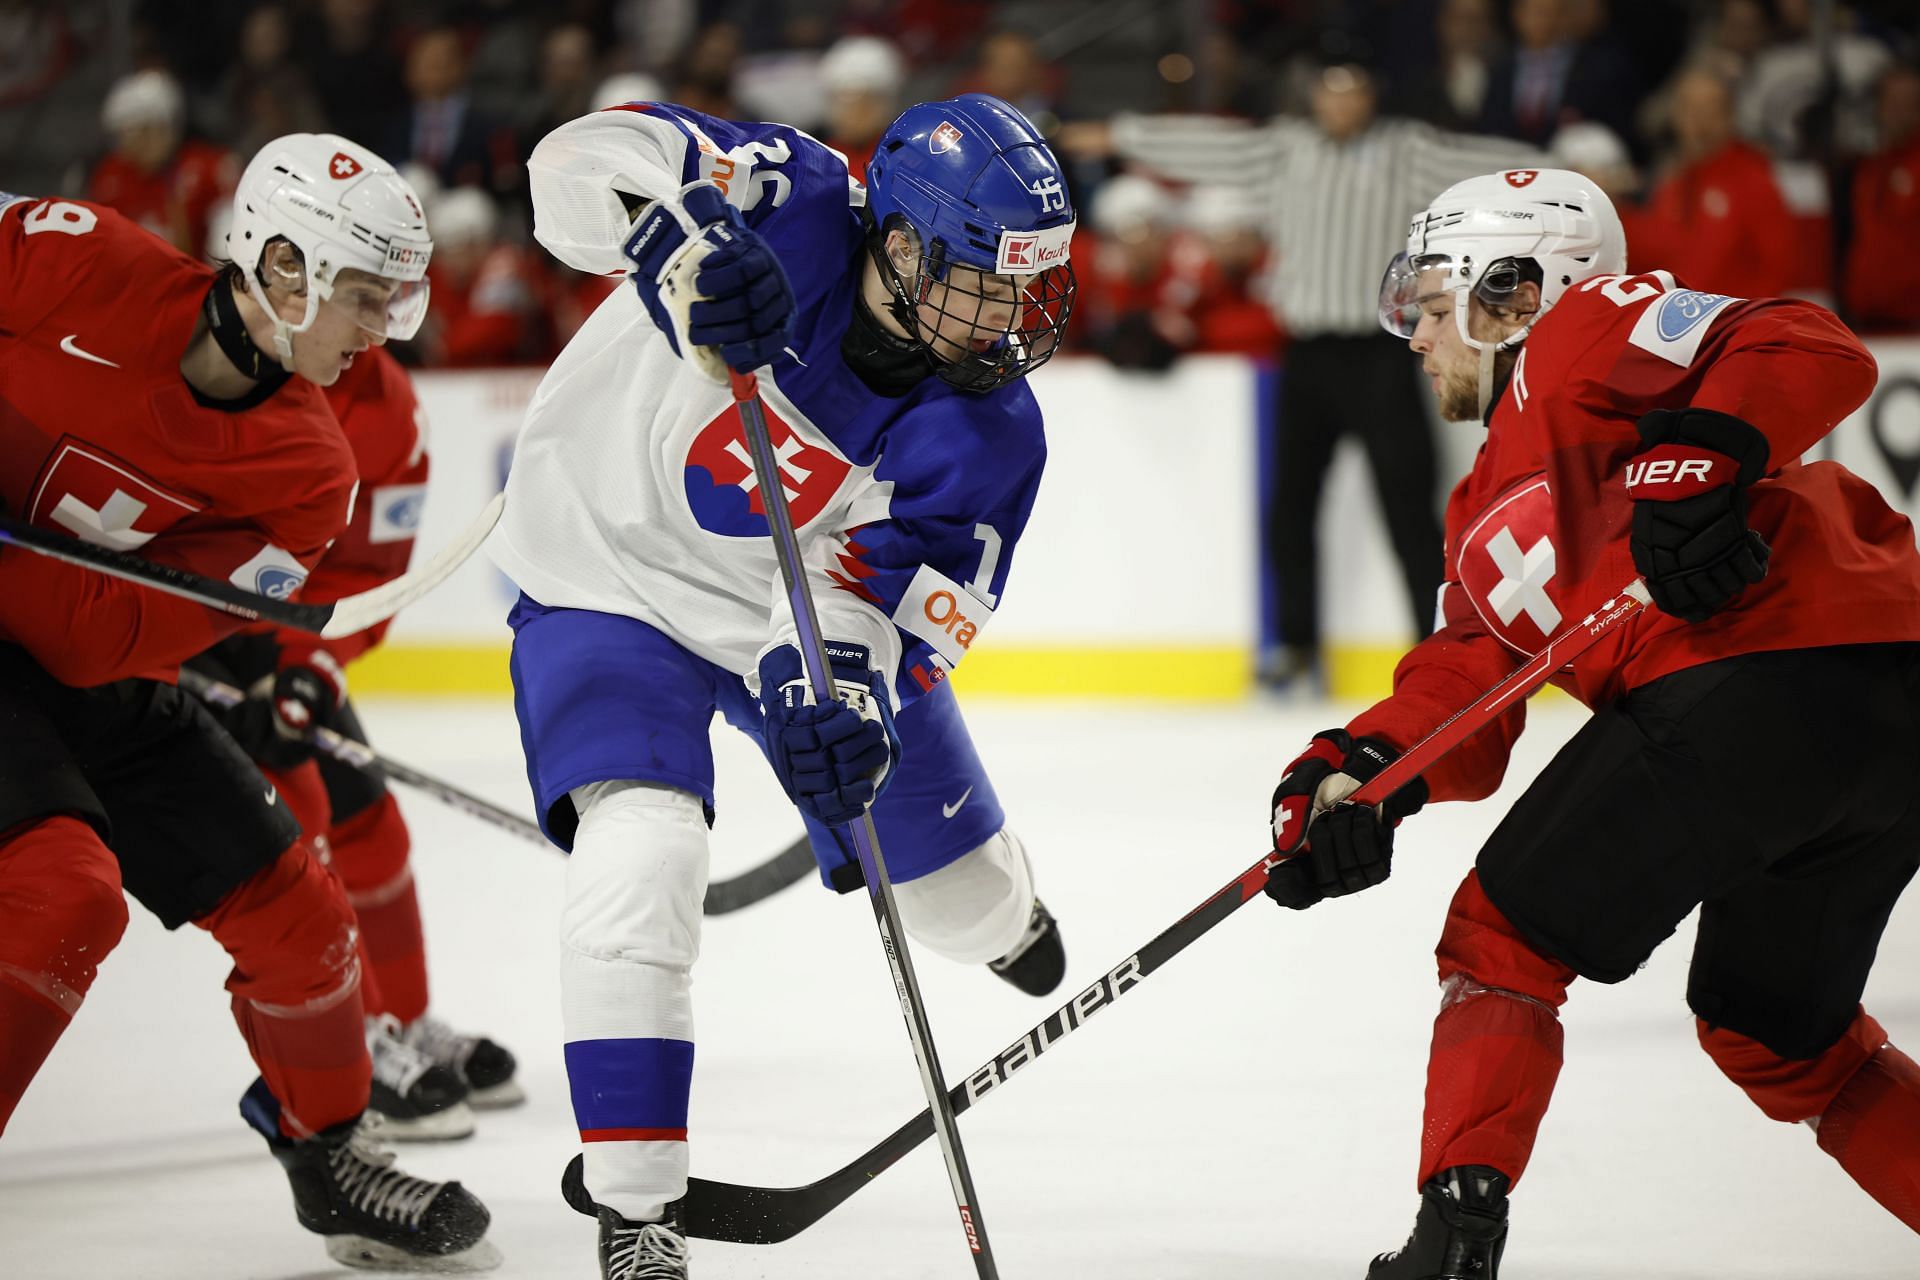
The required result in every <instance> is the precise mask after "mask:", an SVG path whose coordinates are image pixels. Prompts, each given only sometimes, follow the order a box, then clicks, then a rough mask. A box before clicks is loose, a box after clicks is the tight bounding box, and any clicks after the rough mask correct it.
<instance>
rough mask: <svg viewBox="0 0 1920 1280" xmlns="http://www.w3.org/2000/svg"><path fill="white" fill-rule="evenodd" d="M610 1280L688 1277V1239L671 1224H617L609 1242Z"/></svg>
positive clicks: (608, 1271) (674, 1279) (664, 1279)
mask: <svg viewBox="0 0 1920 1280" xmlns="http://www.w3.org/2000/svg"><path fill="white" fill-rule="evenodd" d="M607 1275H608V1276H609V1277H610V1280H687V1242H686V1240H685V1239H684V1238H683V1237H682V1236H681V1235H680V1234H679V1233H678V1232H676V1231H674V1230H673V1229H672V1228H671V1227H663V1226H661V1225H660V1224H659V1223H657V1222H643V1223H640V1224H638V1225H635V1226H631V1227H616V1228H614V1231H613V1238H612V1239H611V1240H609V1241H608V1243H607Z"/></svg>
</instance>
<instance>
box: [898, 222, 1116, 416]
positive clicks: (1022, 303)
mask: <svg viewBox="0 0 1920 1280" xmlns="http://www.w3.org/2000/svg"><path fill="white" fill-rule="evenodd" d="M888 225H889V230H899V231H902V232H904V233H905V234H906V236H907V238H908V240H909V241H911V242H913V243H915V244H917V243H918V237H917V236H916V235H915V234H914V232H913V231H912V229H911V228H910V227H908V226H906V224H905V223H904V220H899V219H893V218H890V219H888ZM918 256H919V265H918V266H917V267H915V269H914V273H913V279H912V280H911V281H908V280H903V279H902V278H901V276H900V272H899V269H898V268H897V267H896V266H895V265H894V263H893V260H892V258H891V257H890V256H889V255H888V254H887V252H886V239H885V232H880V233H878V234H876V236H875V238H874V242H873V258H874V260H875V261H876V262H878V263H879V264H880V266H881V273H882V275H883V276H884V277H885V278H886V281H887V285H888V288H889V289H891V290H892V292H893V297H894V305H893V307H892V308H891V310H892V311H893V316H894V319H896V320H898V321H899V322H900V323H901V324H902V325H903V326H904V327H905V328H906V330H907V332H908V333H910V334H912V335H913V338H914V341H916V342H918V343H919V344H920V346H921V348H922V349H923V350H924V351H925V352H926V353H927V356H928V358H929V359H931V360H932V362H933V367H934V372H936V373H937V374H939V376H940V377H941V379H942V380H943V381H945V382H947V383H948V384H949V385H951V386H955V387H958V388H960V389H961V390H963V391H976V392H980V391H992V390H993V389H994V388H996V387H1004V386H1006V385H1007V384H1008V383H1010V382H1014V381H1016V380H1018V379H1020V378H1023V377H1025V376H1026V375H1027V374H1029V373H1032V372H1033V371H1034V370H1035V369H1038V368H1039V367H1040V366H1041V365H1043V364H1045V363H1046V362H1047V361H1048V360H1051V359H1052V358H1053V354H1054V352H1056V351H1058V350H1059V349H1060V339H1061V337H1062V336H1063V335H1064V334H1065V332H1066V328H1067V317H1068V316H1069V315H1071V314H1072V313H1073V299H1074V294H1075V292H1076V290H1077V289H1078V288H1079V281H1078V280H1077V279H1076V278H1075V277H1074V274H1073V264H1072V263H1071V262H1067V263H1063V264H1061V265H1060V266H1057V267H1050V268H1048V269H1047V270H1045V271H1042V272H1040V273H1039V274H1037V275H1032V276H1026V277H1024V279H1025V281H1026V283H1025V285H1024V286H1022V285H1021V283H1020V281H1021V279H1022V278H1023V277H1019V276H1011V275H994V274H992V273H991V272H975V271H974V270H973V269H972V268H968V267H965V266H959V270H960V271H961V272H962V273H964V274H965V275H967V276H969V277H977V281H978V284H979V287H978V288H966V287H963V286H962V285H961V284H959V283H954V282H953V281H952V280H951V279H950V277H951V276H952V275H953V272H954V269H955V267H956V265H958V264H952V263H949V262H948V261H947V254H946V245H945V244H944V243H942V242H941V241H939V240H935V241H934V242H933V243H932V245H931V246H930V247H929V248H928V249H927V251H926V252H924V253H921V254H919V255H918ZM996 286H999V287H997V288H996ZM989 290H992V292H989ZM995 293H997V294H998V295H999V296H998V297H997V298H996V297H995V296H994V294H995ZM1016 294H1017V297H1018V301H1017V302H1015V303H1014V304H1013V307H1014V309H1013V317H1012V320H1011V321H1010V322H1009V324H1008V325H1007V326H1006V327H1004V328H1003V327H1002V326H1001V325H1000V324H999V323H997V322H993V321H988V322H984V323H983V320H982V318H983V317H986V316H988V315H989V313H990V312H1000V311H1004V310H1005V308H1006V307H1007V305H1008V302H1009V300H1010V299H1011V298H1013V297H1014V296H1015V295H1016ZM929 310H930V311H932V312H933V314H934V320H933V323H932V324H929V323H927V320H926V312H927V311H929ZM943 330H944V333H943ZM956 334H957V335H961V336H960V337H959V338H958V341H957V342H956V340H955V338H954V337H953V335H956ZM968 334H971V335H972V337H971V338H970V339H969V338H968V337H967V336H965V335H968ZM961 343H965V344H967V345H969V346H971V345H973V344H974V343H987V344H989V345H985V346H983V347H981V348H980V349H979V350H962V349H961V347H960V345H959V344H961Z"/></svg>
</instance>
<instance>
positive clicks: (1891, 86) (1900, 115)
mask: <svg viewBox="0 0 1920 1280" xmlns="http://www.w3.org/2000/svg"><path fill="white" fill-rule="evenodd" d="M1874 124H1875V127H1876V130H1877V132H1878V134H1879V147H1878V148H1877V149H1876V150H1875V152H1874V154H1873V155H1871V156H1869V157H1867V158H1866V159H1865V160H1864V161H1862V162H1861V164H1860V167H1859V169H1857V170H1856V171H1855V173H1854V177H1853V243H1852V244H1850V245H1848V246H1847V263H1846V302H1847V307H1848V309H1849V311H1850V312H1851V313H1852V315H1851V319H1852V320H1853V322H1854V324H1855V325H1856V326H1858V327H1861V328H1864V329H1909V330H1911V329H1920V67H1916V66H1914V65H1913V64H1911V63H1900V64H1898V65H1896V66H1894V67H1892V68H1891V69H1889V70H1888V71H1887V72H1886V74H1884V75H1882V76H1881V77H1880V85H1879V90H1878V92H1877V94H1876V95H1875V100H1874Z"/></svg>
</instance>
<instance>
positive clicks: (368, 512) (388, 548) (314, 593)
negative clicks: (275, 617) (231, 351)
mask: <svg viewBox="0 0 1920 1280" xmlns="http://www.w3.org/2000/svg"><path fill="white" fill-rule="evenodd" d="M326 396H327V404H328V406H329V407H330V408H331V409H332V410H333V416H334V417H335V418H337V419H338V420H339V422H340V428H341V430H342V431H344V432H345V433H346V436H347V444H348V445H349V446H351V447H352V449H353V461H354V465H355V467H356V468H357V469H358V470H359V474H360V491H359V494H358V496H357V497H356V498H355V499H354V503H353V513H352V515H351V516H349V517H348V520H347V528H346V532H344V533H342V534H341V535H340V536H339V538H338V539H336V540H335V541H334V544H333V546H332V547H330V548H328V550H327V553H326V555H324V556H323V557H321V560H320V563H319V564H318V565H317V566H316V567H315V568H314V571H313V576H311V577H310V578H308V579H307V585H306V586H305V587H304V588H302V589H301V592H300V597H301V599H303V600H313V601H317V602H320V603H326V602H328V601H333V600H340V599H343V598H345V597H347V596H350V595H356V594H358V593H359V592H362V591H371V590H373V589H374V588H375V587H377V586H379V585H381V584H382V583H384V582H391V581H392V580H393V579H395V578H397V577H399V576H400V575H401V574H403V573H405V572H406V571H407V562H408V561H409V560H411V559H412V558H413V539H414V534H415V533H416V532H417V531H418V530H419V527H420V511H421V508H422V506H423V504H424V502H425V499H426V496H427V427H426V419H425V417H424V416H423V415H422V413H421V409H420V401H419V399H418V398H417V397H416V396H415V395H414V393H413V383H412V381H411V380H410V379H409V378H408V377H407V371H406V370H405V369H402V368H401V367H400V362H399V361H397V360H395V359H394V358H393V357H392V356H390V355H388V354H387V353H386V351H385V350H383V349H381V348H379V347H369V348H367V350H365V351H363V352H361V353H360V354H359V355H358V356H356V357H355V358H354V362H353V365H352V366H351V367H350V368H349V369H348V370H347V371H346V372H345V373H343V374H341V375H340V380H339V381H338V382H336V383H334V384H333V385H332V386H331V387H328V388H327V391H326ZM389 625H391V623H390V621H389V622H379V623H376V624H374V625H373V626H371V627H368V628H367V629H366V630H365V631H357V632H355V633H354V634H352V635H350V636H342V637H341V638H340V639H338V640H321V639H320V638H319V637H317V636H312V635H308V634H307V633H305V632H303V631H291V630H287V629H285V628H280V629H277V630H276V632H275V634H276V636H277V638H278V640H279V643H280V649H281V652H282V653H283V654H285V655H290V656H291V655H296V654H299V653H302V652H305V651H310V650H312V649H315V648H323V649H325V650H326V651H327V652H329V653H331V654H332V655H333V656H334V658H335V659H336V660H337V661H339V662H340V663H342V664H343V665H344V664H345V663H348V662H351V661H352V660H353V659H355V658H357V657H359V656H360V655H361V654H363V653H365V652H366V651H367V650H368V649H371V648H373V646H374V645H376V644H379V643H380V641H381V640H382V639H383V638H384V637H385V636H386V634H387V628H388V626H389Z"/></svg>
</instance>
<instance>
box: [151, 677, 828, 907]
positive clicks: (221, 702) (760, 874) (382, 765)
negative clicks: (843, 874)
mask: <svg viewBox="0 0 1920 1280" xmlns="http://www.w3.org/2000/svg"><path fill="white" fill-rule="evenodd" d="M180 687H181V688H182V689H185V690H186V691H187V692H189V693H191V694H193V695H195V696H196V697H198V698H201V699H203V700H204V701H207V702H211V703H213V704H214V705H216V706H221V707H231V706H234V705H236V704H237V703H239V702H240V701H241V700H242V699H244V698H245V697H246V695H245V694H244V693H242V692H241V691H240V690H238V689H236V688H234V687H233V686H232V685H230V684H227V683H226V682H225V681H221V680H215V679H213V678H212V677H211V676H208V675H206V674H205V673H204V672H200V671H196V670H194V669H193V668H192V667H183V668H181V671H180ZM313 745H314V749H315V750H317V751H318V752H319V753H320V754H321V755H323V756H326V757H328V758H329V759H332V760H338V761H339V762H340V763H341V764H344V765H347V766H349V767H351V768H355V769H359V770H361V771H362V772H368V773H379V774H383V775H385V776H386V777H389V778H391V779H393V780H394V781H395V782H399V783H404V784H405V785H407V786H409V787H412V788H413V789H414V790H416V791H423V792H425V793H426V794H428V795H430V796H432V797H433V798H434V799H436V800H438V801H440V802H441V803H442V804H444V805H447V806H448V807H449V808H453V809H458V810H459V811H460V812H462V813H464V814H467V815H468V816H469V817H474V818H478V819H480V821H482V822H487V823H491V824H492V825H494V826H496V827H499V828H500V829H501V830H503V831H508V832H511V833H512V834H514V835H516V836H519V837H520V838H521V839H523V840H528V841H531V842H533V843H534V844H537V845H539V846H541V847H542V848H545V849H553V850H555V851H556V852H557V851H558V846H556V845H554V844H553V843H552V842H550V841H549V840H548V839H547V837H546V836H545V835H543V834H542V833H541V831H540V827H539V825H538V824H536V823H535V822H534V821H533V820H532V819H531V818H527V817H524V816H523V815H521V814H518V813H514V812H513V811H512V810H510V809H503V808H501V807H500V806H499V805H497V804H494V803H493V802H492V801H491V800H486V799H483V798H482V797H480V796H477V795H474V794H473V793H472V792H471V791H465V790H462V789H461V788H459V787H456V786H454V785H453V784H452V783H451V782H446V781H443V780H442V779H440V778H436V777H434V776H433V775H432V774H428V773H422V772H421V771H420V770H418V769H415V768H413V767H412V766H411V765H406V764H402V763H401V762H400V761H398V760H395V759H394V758H393V757H392V756H389V755H383V754H381V753H380V752H378V751H375V750H374V749H373V748H372V747H370V746H368V745H367V744H366V743H364V742H359V741H356V740H355V739H353V738H349V737H346V736H345V735H343V734H338V733H335V732H334V731H333V730H331V729H325V728H321V729H316V730H314V733H313ZM813 867H814V860H813V846H812V845H811V844H809V843H808V841H807V838H806V837H805V836H802V837H800V839H799V840H797V841H795V842H794V843H793V844H791V845H789V846H787V847H786V848H785V849H782V850H781V851H780V852H779V853H777V854H775V855H774V856H773V857H772V858H769V859H768V860H767V861H765V862H763V863H761V864H760V865H759V866H757V867H751V868H749V869H748V870H746V871H742V872H741V873H740V874H739V875H737V876H733V877H730V878H729V879H726V880H716V881H714V882H713V883H712V884H709V885H708V886H707V898H706V903H705V914H707V915H710V916H721V915H726V914H727V913H728V912H730V911H738V910H740V909H741V908H742V907H750V906H752V905H753V904H754V903H756V902H759V901H760V900H762V899H763V898H770V897H772V896H773V895H774V894H776V893H778V892H780V890H782V889H784V888H786V887H787V886H788V885H790V884H795V883H798V882H799V881H800V880H803V879H805V878H806V875H807V873H808V872H809V871H811V870H813Z"/></svg>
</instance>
